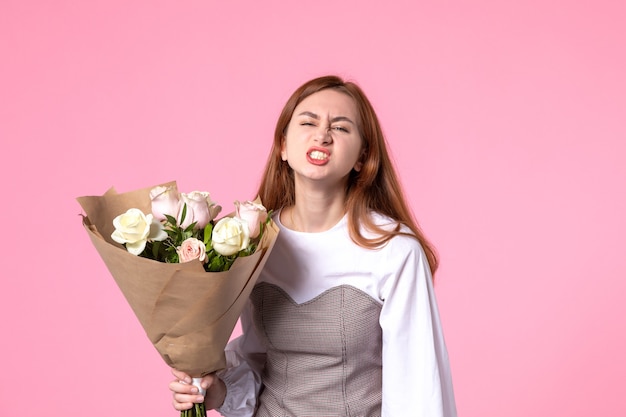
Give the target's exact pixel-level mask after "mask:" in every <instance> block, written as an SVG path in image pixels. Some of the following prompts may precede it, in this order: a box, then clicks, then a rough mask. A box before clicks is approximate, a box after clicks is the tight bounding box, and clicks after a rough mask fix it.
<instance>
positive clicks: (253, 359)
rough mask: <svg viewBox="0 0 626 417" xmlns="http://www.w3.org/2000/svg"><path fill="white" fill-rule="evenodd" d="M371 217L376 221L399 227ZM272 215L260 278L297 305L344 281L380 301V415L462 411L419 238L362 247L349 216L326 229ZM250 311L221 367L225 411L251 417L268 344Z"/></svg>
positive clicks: (449, 415)
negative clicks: (272, 236)
mask: <svg viewBox="0 0 626 417" xmlns="http://www.w3.org/2000/svg"><path fill="white" fill-rule="evenodd" d="M372 216H373V219H374V220H375V222H376V224H378V225H383V226H385V225H389V227H394V226H395V223H393V221H391V220H390V219H388V218H386V217H384V216H381V215H378V214H372ZM274 221H275V222H276V223H277V225H278V227H279V228H280V233H279V236H278V240H277V241H276V244H275V247H274V250H273V251H272V253H271V254H270V257H269V259H268V261H267V263H266V266H265V268H264V270H263V272H262V273H261V275H260V277H259V281H258V282H268V283H270V284H274V285H277V286H279V287H280V288H281V289H282V290H284V291H285V292H286V293H287V294H289V296H290V297H291V298H292V299H293V300H294V301H295V302H297V303H303V302H306V301H309V300H311V299H313V298H315V297H317V296H318V295H320V294H321V293H323V292H324V291H326V290H328V289H329V288H332V287H336V286H339V285H351V286H354V287H356V288H358V289H360V290H362V291H364V292H365V293H367V294H368V295H370V296H371V297H372V298H373V299H374V300H376V302H378V303H380V305H381V314H380V318H379V324H380V326H381V329H382V334H383V351H382V363H383V367H382V372H383V382H382V386H383V392H382V416H383V417H390V416H394V417H395V416H403V417H404V416H421V417H456V415H457V414H456V406H455V400H454V391H453V387H452V377H451V372H450V364H449V360H448V354H447V350H446V345H445V341H444V336H443V331H442V326H441V321H440V318H439V312H438V309H437V301H436V298H435V292H434V289H433V285H432V278H431V274H430V268H429V265H428V261H427V259H426V255H425V254H424V251H423V249H422V247H421V245H420V244H419V242H418V241H417V240H416V239H414V238H411V237H408V236H396V237H394V238H393V239H391V240H390V241H389V242H388V243H387V244H386V245H385V246H383V247H382V248H380V249H374V250H372V249H366V248H363V247H360V246H358V245H356V244H355V243H354V242H353V241H352V240H351V239H350V236H349V233H348V222H347V217H346V216H344V218H343V219H342V220H341V221H340V222H339V223H337V224H336V225H335V226H334V227H333V228H331V229H330V230H327V231H325V232H321V233H303V232H296V231H293V230H290V229H288V228H286V227H285V226H283V225H282V224H281V223H280V213H277V214H276V215H275V216H274ZM406 231H409V230H408V228H407V229H406ZM364 234H366V233H365V232H364ZM366 236H367V234H366ZM294 277H296V278H295V279H294ZM251 311H252V308H251V306H250V303H248V306H247V307H246V309H245V310H244V312H243V314H242V316H241V324H242V329H243V334H242V335H241V336H240V337H238V338H237V339H235V340H233V341H232V342H230V343H229V345H228V346H227V348H226V358H227V361H228V366H229V367H228V368H227V369H226V370H224V371H222V372H220V377H221V378H222V379H223V380H224V382H225V383H226V385H227V388H228V391H227V396H226V399H225V401H224V404H223V405H222V407H221V408H220V409H219V411H220V412H221V413H222V415H224V416H227V417H251V416H253V415H254V410H255V407H256V400H257V396H258V393H259V390H260V388H261V384H262V381H261V378H260V375H261V370H262V369H263V364H264V348H263V346H262V345H261V343H260V341H259V339H258V338H257V336H256V334H255V331H254V328H253V324H252V319H251Z"/></svg>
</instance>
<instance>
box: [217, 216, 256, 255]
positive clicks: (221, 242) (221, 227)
mask: <svg viewBox="0 0 626 417" xmlns="http://www.w3.org/2000/svg"><path fill="white" fill-rule="evenodd" d="M211 240H212V242H213V248H214V249H215V251H216V252H217V253H219V254H220V255H224V256H230V255H234V254H236V253H237V252H239V251H241V250H244V249H246V248H247V247H248V244H249V242H250V229H249V228H248V224H247V223H246V222H245V221H243V220H241V219H238V218H236V217H224V218H223V219H220V221H218V222H217V223H216V224H215V227H214V228H213V234H212V236H211Z"/></svg>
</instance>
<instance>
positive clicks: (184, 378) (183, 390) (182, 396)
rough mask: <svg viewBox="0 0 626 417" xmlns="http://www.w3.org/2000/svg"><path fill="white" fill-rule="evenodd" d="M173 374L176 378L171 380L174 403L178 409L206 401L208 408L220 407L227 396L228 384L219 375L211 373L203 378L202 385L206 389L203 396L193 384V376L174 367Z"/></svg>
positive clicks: (188, 407)
mask: <svg viewBox="0 0 626 417" xmlns="http://www.w3.org/2000/svg"><path fill="white" fill-rule="evenodd" d="M172 374H174V376H175V377H176V379H175V380H174V381H172V382H170V390H171V391H172V393H173V394H174V395H173V399H172V405H173V406H174V408H175V409H177V410H178V411H182V410H188V409H190V408H192V407H193V404H194V403H201V402H203V401H204V406H205V408H206V409H207V410H212V409H214V408H218V407H220V406H221V405H222V404H223V403H224V398H226V384H224V381H222V380H221V379H220V378H219V377H218V376H217V375H215V374H209V375H207V376H205V377H203V378H202V381H201V382H200V386H201V387H202V388H204V389H205V390H206V395H205V396H202V395H201V394H200V393H199V392H198V388H197V387H195V386H193V385H191V377H190V376H189V375H187V374H186V373H184V372H181V371H178V370H176V369H172Z"/></svg>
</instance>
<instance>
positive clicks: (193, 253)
mask: <svg viewBox="0 0 626 417" xmlns="http://www.w3.org/2000/svg"><path fill="white" fill-rule="evenodd" d="M176 253H178V261H179V262H180V263H183V262H189V261H193V260H194V259H197V260H199V261H200V262H204V260H205V259H206V246H204V243H203V242H202V241H201V240H198V239H196V238H193V237H190V238H189V239H186V240H184V241H183V243H181V244H180V246H179V247H177V248H176Z"/></svg>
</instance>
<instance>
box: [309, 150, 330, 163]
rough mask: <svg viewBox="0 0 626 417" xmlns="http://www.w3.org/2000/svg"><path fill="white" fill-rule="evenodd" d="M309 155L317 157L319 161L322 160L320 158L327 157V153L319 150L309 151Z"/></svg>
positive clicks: (313, 157)
mask: <svg viewBox="0 0 626 417" xmlns="http://www.w3.org/2000/svg"><path fill="white" fill-rule="evenodd" d="M309 156H310V157H311V158H312V159H317V160H319V161H322V160H324V159H326V158H328V155H327V154H326V153H324V152H320V151H313V152H311V153H310V154H309Z"/></svg>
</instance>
